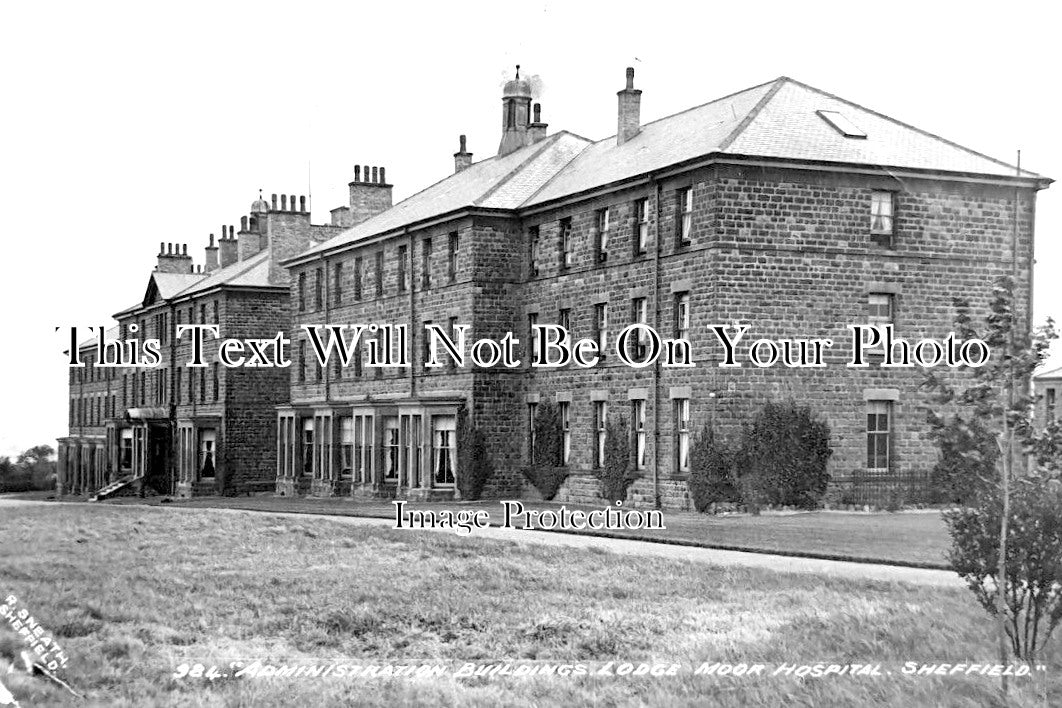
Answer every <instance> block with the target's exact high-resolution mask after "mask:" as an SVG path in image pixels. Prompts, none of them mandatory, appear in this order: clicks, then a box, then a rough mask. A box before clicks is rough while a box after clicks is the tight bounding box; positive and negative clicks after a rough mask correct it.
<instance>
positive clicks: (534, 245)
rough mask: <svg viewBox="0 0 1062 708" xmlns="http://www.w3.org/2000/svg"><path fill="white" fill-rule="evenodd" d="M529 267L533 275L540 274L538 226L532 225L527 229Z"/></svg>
mask: <svg viewBox="0 0 1062 708" xmlns="http://www.w3.org/2000/svg"><path fill="white" fill-rule="evenodd" d="M527 244H528V245H527V248H528V252H527V268H528V272H529V273H530V274H531V277H532V278H534V277H535V276H536V275H538V227H537V226H532V227H531V228H529V229H528V230H527Z"/></svg>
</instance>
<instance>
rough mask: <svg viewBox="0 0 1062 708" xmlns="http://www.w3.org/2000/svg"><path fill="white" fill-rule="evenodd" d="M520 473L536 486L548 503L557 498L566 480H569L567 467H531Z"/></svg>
mask: <svg viewBox="0 0 1062 708" xmlns="http://www.w3.org/2000/svg"><path fill="white" fill-rule="evenodd" d="M520 471H521V472H522V473H523V475H524V478H525V479H526V480H527V481H528V482H530V483H531V484H532V485H534V487H535V489H537V490H538V493H539V494H541V495H542V498H543V499H545V500H546V501H549V500H551V499H553V497H555V496H557V492H559V491H560V488H561V485H562V484H564V480H566V479H567V478H568V468H567V467H536V466H535V465H531V466H530V467H524V468H523V469H522V470H520Z"/></svg>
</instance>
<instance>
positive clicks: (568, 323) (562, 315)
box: [557, 307, 572, 341]
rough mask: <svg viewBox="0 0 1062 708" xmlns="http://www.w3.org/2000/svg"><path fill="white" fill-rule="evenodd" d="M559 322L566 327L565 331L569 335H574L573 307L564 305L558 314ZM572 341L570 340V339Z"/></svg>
mask: <svg viewBox="0 0 1062 708" xmlns="http://www.w3.org/2000/svg"><path fill="white" fill-rule="evenodd" d="M557 324H559V325H560V326H561V327H563V328H564V331H565V332H567V333H568V336H569V337H571V336H572V311H571V309H569V308H567V307H564V308H561V310H560V312H559V313H558V315H557ZM569 341H570V340H569Z"/></svg>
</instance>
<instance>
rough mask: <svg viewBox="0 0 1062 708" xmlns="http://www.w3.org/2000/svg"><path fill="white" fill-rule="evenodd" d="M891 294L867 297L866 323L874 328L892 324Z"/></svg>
mask: <svg viewBox="0 0 1062 708" xmlns="http://www.w3.org/2000/svg"><path fill="white" fill-rule="evenodd" d="M892 318H893V306H892V293H869V294H868V295H867V321H868V322H869V323H870V324H872V325H875V326H878V325H887V324H892Z"/></svg>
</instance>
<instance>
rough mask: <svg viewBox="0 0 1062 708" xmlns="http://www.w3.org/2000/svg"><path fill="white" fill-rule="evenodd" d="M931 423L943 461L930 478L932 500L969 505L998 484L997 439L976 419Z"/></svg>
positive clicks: (955, 418)
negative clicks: (976, 497) (968, 503)
mask: <svg viewBox="0 0 1062 708" xmlns="http://www.w3.org/2000/svg"><path fill="white" fill-rule="evenodd" d="M929 422H930V426H931V431H932V435H933V437H934V439H935V440H936V442H937V445H938V447H939V448H940V459H939V460H938V461H937V464H936V465H934V467H933V469H932V471H931V472H930V475H929V477H930V489H931V494H932V495H933V496H932V500H933V501H934V502H937V503H947V504H966V503H967V502H969V501H971V500H972V499H973V498H974V496H975V495H976V493H977V492H978V490H980V489H981V488H983V487H984V486H985V485H986V484H992V483H993V482H994V481H995V478H996V463H997V462H998V461H999V446H998V445H997V444H996V440H995V436H994V435H992V433H990V432H989V431H988V430H987V429H986V428H985V425H984V423H982V422H981V421H980V420H979V419H977V418H972V419H967V420H964V419H963V418H960V417H958V416H956V417H953V418H950V419H948V420H943V419H940V418H930V421H929Z"/></svg>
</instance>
